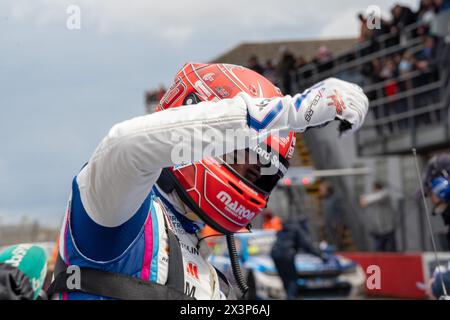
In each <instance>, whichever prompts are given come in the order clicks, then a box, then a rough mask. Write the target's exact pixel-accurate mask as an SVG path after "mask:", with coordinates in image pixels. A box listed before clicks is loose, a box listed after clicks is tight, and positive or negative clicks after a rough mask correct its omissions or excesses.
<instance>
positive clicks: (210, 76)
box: [203, 72, 216, 82]
mask: <svg viewBox="0 0 450 320" xmlns="http://www.w3.org/2000/svg"><path fill="white" fill-rule="evenodd" d="M215 76H216V75H215V73H213V72H210V73H207V74H205V75H204V76H203V80H204V81H207V82H213V81H214V79H215Z"/></svg>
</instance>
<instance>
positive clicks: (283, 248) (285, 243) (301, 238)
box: [271, 219, 327, 299]
mask: <svg viewBox="0 0 450 320" xmlns="http://www.w3.org/2000/svg"><path fill="white" fill-rule="evenodd" d="M300 250H303V251H305V252H307V253H310V254H313V255H315V256H318V257H320V258H321V259H322V260H324V261H326V259H327V257H326V255H325V254H322V252H321V251H320V250H319V249H318V248H316V247H315V246H314V245H313V244H312V242H311V240H310V239H309V238H308V237H307V236H306V233H305V231H304V229H303V228H302V227H301V224H300V221H299V220H298V219H290V220H287V221H286V222H285V223H283V228H282V229H281V230H280V231H278V232H277V239H276V241H275V243H274V245H273V247H272V250H271V257H272V259H273V261H274V263H275V267H276V269H277V271H278V274H279V275H280V278H281V280H282V282H283V287H284V289H285V291H286V295H287V299H295V298H296V297H297V278H298V276H297V269H296V266H295V255H296V254H297V253H298V252H299V251H300Z"/></svg>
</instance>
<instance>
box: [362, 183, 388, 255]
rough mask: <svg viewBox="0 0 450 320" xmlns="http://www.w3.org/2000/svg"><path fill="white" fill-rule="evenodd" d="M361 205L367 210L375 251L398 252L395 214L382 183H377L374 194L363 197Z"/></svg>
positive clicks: (374, 186)
mask: <svg viewBox="0 0 450 320" xmlns="http://www.w3.org/2000/svg"><path fill="white" fill-rule="evenodd" d="M360 205H361V207H362V208H364V209H366V210H367V225H368V229H369V232H370V234H371V236H372V237H373V240H374V242H375V251H396V242H395V228H396V223H395V214H394V210H393V208H392V206H391V198H390V196H389V191H388V190H387V189H386V188H385V187H384V186H383V184H382V183H381V182H375V183H374V184H373V191H372V193H370V194H366V195H363V196H361V198H360Z"/></svg>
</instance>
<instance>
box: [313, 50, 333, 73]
mask: <svg viewBox="0 0 450 320" xmlns="http://www.w3.org/2000/svg"><path fill="white" fill-rule="evenodd" d="M331 58H332V54H331V51H330V50H329V49H328V48H327V47H326V46H320V47H319V49H318V50H317V54H316V56H315V57H314V59H313V62H314V63H315V64H316V66H317V72H318V73H321V72H324V71H327V70H330V69H331V68H333V61H332V60H331Z"/></svg>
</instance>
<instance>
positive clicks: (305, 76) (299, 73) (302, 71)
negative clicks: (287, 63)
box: [295, 55, 312, 88]
mask: <svg viewBox="0 0 450 320" xmlns="http://www.w3.org/2000/svg"><path fill="white" fill-rule="evenodd" d="M307 64H308V62H307V61H306V59H305V57H304V56H302V55H300V56H298V57H297V61H296V64H295V70H296V72H295V74H296V79H295V80H296V81H297V84H298V85H299V86H300V88H304V87H307V86H308V80H309V81H310V80H311V76H312V69H311V68H308V67H307V68H304V67H305V66H306V65H307Z"/></svg>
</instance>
